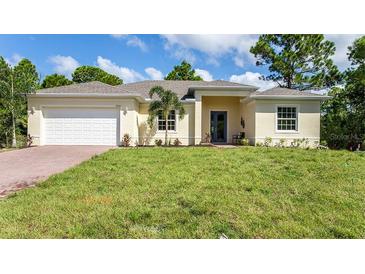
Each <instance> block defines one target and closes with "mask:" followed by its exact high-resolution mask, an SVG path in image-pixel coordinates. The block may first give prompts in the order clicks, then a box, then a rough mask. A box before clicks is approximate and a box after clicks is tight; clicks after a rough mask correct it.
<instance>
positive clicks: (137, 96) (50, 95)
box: [27, 93, 148, 102]
mask: <svg viewBox="0 0 365 274" xmlns="http://www.w3.org/2000/svg"><path fill="white" fill-rule="evenodd" d="M27 97H28V98H109V99H136V100H138V101H139V102H145V101H148V100H146V98H144V97H143V96H142V95H140V94H137V93H135V94H125V93H123V94H112V93H107V94H103V93H32V94H28V95H27Z"/></svg>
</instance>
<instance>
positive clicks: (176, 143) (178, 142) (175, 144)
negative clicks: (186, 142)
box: [174, 138, 181, 147]
mask: <svg viewBox="0 0 365 274" xmlns="http://www.w3.org/2000/svg"><path fill="white" fill-rule="evenodd" d="M180 145H181V142H180V140H179V138H176V139H175V141H174V146H176V147H177V146H180Z"/></svg>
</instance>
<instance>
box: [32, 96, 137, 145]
mask: <svg viewBox="0 0 365 274" xmlns="http://www.w3.org/2000/svg"><path fill="white" fill-rule="evenodd" d="M47 107H65V108H67V107H91V108H93V107H108V108H109V107H110V108H116V109H117V110H118V109H119V110H120V128H121V131H120V138H122V137H123V135H124V134H125V133H128V134H129V135H131V136H132V143H133V144H134V143H136V142H137V141H138V127H137V119H138V111H139V104H138V102H136V101H135V100H134V99H132V100H131V99H104V98H41V97H39V98H34V97H28V134H30V135H31V136H32V137H33V144H34V145H41V144H42V140H41V138H42V135H43V134H42V132H41V131H42V123H43V111H42V110H44V109H46V108H47Z"/></svg>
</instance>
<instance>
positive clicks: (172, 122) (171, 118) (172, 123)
mask: <svg viewBox="0 0 365 274" xmlns="http://www.w3.org/2000/svg"><path fill="white" fill-rule="evenodd" d="M157 122H158V130H165V129H166V123H165V117H163V114H162V112H160V113H159V114H158V120H157ZM167 130H174V131H175V130H176V114H175V110H171V111H170V113H169V115H168V117H167Z"/></svg>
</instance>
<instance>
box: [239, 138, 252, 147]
mask: <svg viewBox="0 0 365 274" xmlns="http://www.w3.org/2000/svg"><path fill="white" fill-rule="evenodd" d="M241 145H243V146H249V145H250V140H248V139H247V138H243V139H241Z"/></svg>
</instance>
